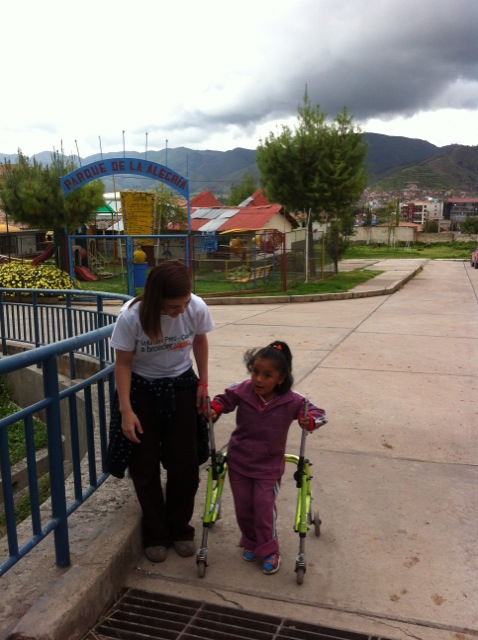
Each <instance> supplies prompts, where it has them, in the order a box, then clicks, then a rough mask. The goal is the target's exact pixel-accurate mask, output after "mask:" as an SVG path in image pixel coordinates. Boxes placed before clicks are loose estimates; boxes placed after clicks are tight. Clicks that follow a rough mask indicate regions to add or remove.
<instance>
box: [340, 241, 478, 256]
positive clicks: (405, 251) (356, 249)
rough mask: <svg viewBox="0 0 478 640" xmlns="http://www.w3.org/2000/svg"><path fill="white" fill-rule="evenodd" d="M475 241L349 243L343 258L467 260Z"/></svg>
mask: <svg viewBox="0 0 478 640" xmlns="http://www.w3.org/2000/svg"><path fill="white" fill-rule="evenodd" d="M476 245H477V243H476V242H440V243H436V244H431V245H424V244H413V245H410V246H409V247H404V246H400V247H389V246H387V245H380V246H375V245H351V246H350V247H349V248H348V249H347V251H346V252H345V254H344V255H343V256H342V258H343V260H349V259H354V258H363V259H378V260H381V259H386V258H394V259H397V258H401V259H402V258H403V259H404V260H407V259H410V258H429V259H430V260H438V259H442V260H469V259H470V255H471V252H472V251H473V249H474V248H475V247H476Z"/></svg>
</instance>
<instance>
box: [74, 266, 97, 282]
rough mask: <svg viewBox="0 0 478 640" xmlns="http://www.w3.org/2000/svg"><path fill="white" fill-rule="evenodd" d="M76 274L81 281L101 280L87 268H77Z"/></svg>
mask: <svg viewBox="0 0 478 640" xmlns="http://www.w3.org/2000/svg"><path fill="white" fill-rule="evenodd" d="M75 273H76V275H77V276H78V279H79V280H88V281H92V280H99V278H98V276H95V274H94V273H91V271H90V270H89V269H87V268H86V267H75Z"/></svg>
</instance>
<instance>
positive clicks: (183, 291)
mask: <svg viewBox="0 0 478 640" xmlns="http://www.w3.org/2000/svg"><path fill="white" fill-rule="evenodd" d="M191 291H192V279H191V274H190V273H189V269H188V268H187V267H186V265H185V264H183V263H182V262H181V261H180V260H164V261H163V262H161V263H160V264H158V266H157V267H153V268H152V269H151V271H150V272H149V274H148V277H147V278H146V283H145V286H144V292H143V294H142V295H140V296H137V297H136V298H135V299H134V300H133V302H132V304H136V303H137V302H139V305H140V306H139V321H140V323H141V328H142V329H143V331H144V332H145V334H146V335H147V336H148V338H149V339H150V340H152V341H153V342H157V341H159V340H161V338H162V337H163V335H162V332H161V311H162V309H163V306H164V301H165V300H166V299H168V298H169V299H171V298H182V297H184V296H188V295H189V294H190V293H191Z"/></svg>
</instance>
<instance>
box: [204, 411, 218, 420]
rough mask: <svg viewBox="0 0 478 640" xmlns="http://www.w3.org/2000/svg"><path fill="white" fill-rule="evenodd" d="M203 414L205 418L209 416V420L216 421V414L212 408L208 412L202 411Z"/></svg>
mask: <svg viewBox="0 0 478 640" xmlns="http://www.w3.org/2000/svg"><path fill="white" fill-rule="evenodd" d="M204 415H205V416H206V418H209V419H210V420H212V421H213V422H216V420H217V419H218V415H217V413H216V412H215V411H214V409H211V410H210V411H209V413H208V412H207V411H205V412H204Z"/></svg>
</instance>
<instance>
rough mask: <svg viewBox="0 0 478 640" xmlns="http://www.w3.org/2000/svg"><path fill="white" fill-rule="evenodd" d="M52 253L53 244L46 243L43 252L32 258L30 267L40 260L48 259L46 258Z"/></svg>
mask: <svg viewBox="0 0 478 640" xmlns="http://www.w3.org/2000/svg"><path fill="white" fill-rule="evenodd" d="M54 253H55V244H54V243H53V242H52V243H51V244H49V245H47V247H46V249H45V250H44V251H43V253H40V255H39V256H37V257H36V258H33V260H32V267H35V266H36V265H37V264H40V262H45V260H48V258H51V257H52V255H53V254H54Z"/></svg>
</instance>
